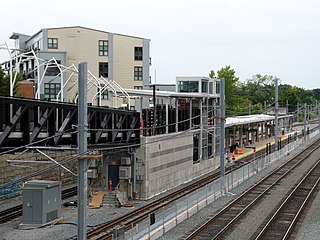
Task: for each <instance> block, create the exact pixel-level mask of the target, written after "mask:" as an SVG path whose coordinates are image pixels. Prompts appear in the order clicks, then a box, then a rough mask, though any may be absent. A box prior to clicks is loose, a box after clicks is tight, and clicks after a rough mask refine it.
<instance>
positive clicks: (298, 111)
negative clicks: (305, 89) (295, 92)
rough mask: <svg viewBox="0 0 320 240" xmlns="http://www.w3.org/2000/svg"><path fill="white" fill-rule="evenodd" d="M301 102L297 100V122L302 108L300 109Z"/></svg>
mask: <svg viewBox="0 0 320 240" xmlns="http://www.w3.org/2000/svg"><path fill="white" fill-rule="evenodd" d="M299 108H300V107H299V102H297V122H299V113H300V110H299Z"/></svg>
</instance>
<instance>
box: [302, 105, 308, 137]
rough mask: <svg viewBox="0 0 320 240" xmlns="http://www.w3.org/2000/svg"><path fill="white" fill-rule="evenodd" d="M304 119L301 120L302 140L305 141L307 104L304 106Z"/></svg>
mask: <svg viewBox="0 0 320 240" xmlns="http://www.w3.org/2000/svg"><path fill="white" fill-rule="evenodd" d="M303 110H304V118H303V140H304V141H306V140H307V104H306V103H305V104H304V107H303Z"/></svg>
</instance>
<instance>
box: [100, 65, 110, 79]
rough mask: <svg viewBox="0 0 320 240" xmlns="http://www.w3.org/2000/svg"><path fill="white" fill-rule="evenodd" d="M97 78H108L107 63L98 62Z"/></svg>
mask: <svg viewBox="0 0 320 240" xmlns="http://www.w3.org/2000/svg"><path fill="white" fill-rule="evenodd" d="M99 77H105V78H107V77H108V63H107V62H99Z"/></svg>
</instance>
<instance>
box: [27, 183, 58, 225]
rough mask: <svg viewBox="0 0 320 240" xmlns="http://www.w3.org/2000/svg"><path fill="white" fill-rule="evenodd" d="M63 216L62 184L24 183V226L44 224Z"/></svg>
mask: <svg viewBox="0 0 320 240" xmlns="http://www.w3.org/2000/svg"><path fill="white" fill-rule="evenodd" d="M60 214H61V183H60V182H59V181H46V180H32V181H28V182H26V183H24V187H23V209H22V224H44V223H47V222H50V221H52V220H55V219H57V218H59V217H60Z"/></svg>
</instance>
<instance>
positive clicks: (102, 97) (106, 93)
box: [101, 89, 108, 100]
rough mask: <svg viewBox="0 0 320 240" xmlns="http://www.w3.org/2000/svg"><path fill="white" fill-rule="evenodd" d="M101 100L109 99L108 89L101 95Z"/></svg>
mask: <svg viewBox="0 0 320 240" xmlns="http://www.w3.org/2000/svg"><path fill="white" fill-rule="evenodd" d="M101 99H103V100H105V99H108V89H105V90H104V91H103V92H102V93H101Z"/></svg>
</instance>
